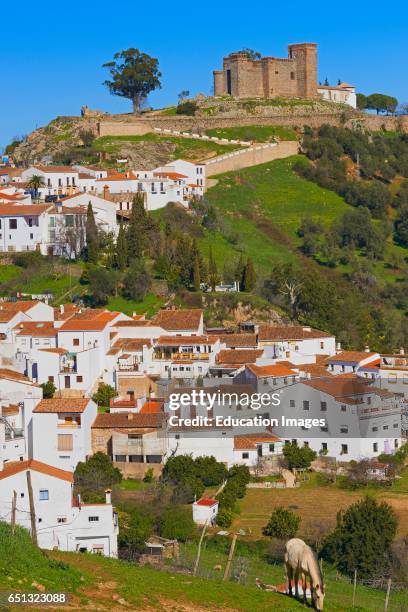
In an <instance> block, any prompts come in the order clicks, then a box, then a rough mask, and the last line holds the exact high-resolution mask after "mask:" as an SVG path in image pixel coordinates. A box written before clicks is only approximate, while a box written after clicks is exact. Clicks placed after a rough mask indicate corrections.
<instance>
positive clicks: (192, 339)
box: [156, 336, 218, 346]
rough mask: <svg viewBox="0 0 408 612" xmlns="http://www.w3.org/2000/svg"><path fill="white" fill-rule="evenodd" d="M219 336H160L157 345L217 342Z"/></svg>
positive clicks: (194, 344) (193, 344) (192, 344)
mask: <svg viewBox="0 0 408 612" xmlns="http://www.w3.org/2000/svg"><path fill="white" fill-rule="evenodd" d="M217 340H218V338H216V337H213V336H160V338H159V339H158V340H157V343H156V346H179V345H180V344H182V345H183V346H184V345H186V346H187V345H191V346H196V345H200V344H215V343H216V342H217Z"/></svg>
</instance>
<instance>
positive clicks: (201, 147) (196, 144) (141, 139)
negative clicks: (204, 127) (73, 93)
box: [92, 133, 240, 161]
mask: <svg viewBox="0 0 408 612" xmlns="http://www.w3.org/2000/svg"><path fill="white" fill-rule="evenodd" d="M143 143H155V144H157V145H161V144H170V145H174V150H173V151H168V152H167V153H168V154H169V155H170V156H171V157H172V158H173V159H179V158H182V159H186V160H190V161H198V160H203V159H209V158H211V157H216V156H217V155H222V154H223V153H228V152H230V151H234V150H235V149H239V148H240V146H239V145H233V144H226V145H221V144H218V143H215V142H207V141H202V140H195V139H194V138H182V137H180V138H178V137H176V136H159V135H158V134H153V133H151V134H144V135H143V136H102V137H101V138H97V139H96V140H94V142H93V143H92V147H93V148H94V149H95V151H97V152H106V153H110V154H118V153H119V152H120V149H121V145H123V144H128V145H138V144H140V145H143ZM141 150H142V149H141Z"/></svg>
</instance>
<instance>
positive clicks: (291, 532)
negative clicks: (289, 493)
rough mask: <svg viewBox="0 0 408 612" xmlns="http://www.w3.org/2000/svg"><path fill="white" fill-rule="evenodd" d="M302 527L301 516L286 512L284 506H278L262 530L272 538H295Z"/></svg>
mask: <svg viewBox="0 0 408 612" xmlns="http://www.w3.org/2000/svg"><path fill="white" fill-rule="evenodd" d="M299 525H300V516H297V515H296V514H295V513H294V512H291V511H290V510H286V508H284V507H283V506H278V507H277V508H276V509H275V510H274V511H273V512H272V514H271V518H270V519H269V522H268V524H267V525H265V527H264V528H263V530H262V533H263V534H264V535H267V536H270V537H272V538H279V539H284V538H293V537H294V536H295V535H296V533H297V531H298V529H299Z"/></svg>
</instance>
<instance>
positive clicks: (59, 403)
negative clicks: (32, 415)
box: [33, 397, 91, 414]
mask: <svg viewBox="0 0 408 612" xmlns="http://www.w3.org/2000/svg"><path fill="white" fill-rule="evenodd" d="M90 401H91V399H90V398H89V397H66V398H51V399H43V400H41V401H40V403H39V404H37V406H36V407H35V408H34V410H33V412H36V413H51V414H58V413H59V412H79V413H80V412H84V410H85V409H86V407H87V406H88V404H89V402H90Z"/></svg>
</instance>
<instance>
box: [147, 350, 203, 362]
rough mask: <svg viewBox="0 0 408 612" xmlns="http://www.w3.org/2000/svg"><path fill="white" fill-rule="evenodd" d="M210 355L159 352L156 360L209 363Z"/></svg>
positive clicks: (155, 357)
mask: <svg viewBox="0 0 408 612" xmlns="http://www.w3.org/2000/svg"><path fill="white" fill-rule="evenodd" d="M209 356H210V355H209V353H184V352H183V353H166V352H160V351H157V352H156V353H154V359H160V360H165V361H184V360H185V361H208V359H209Z"/></svg>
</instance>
